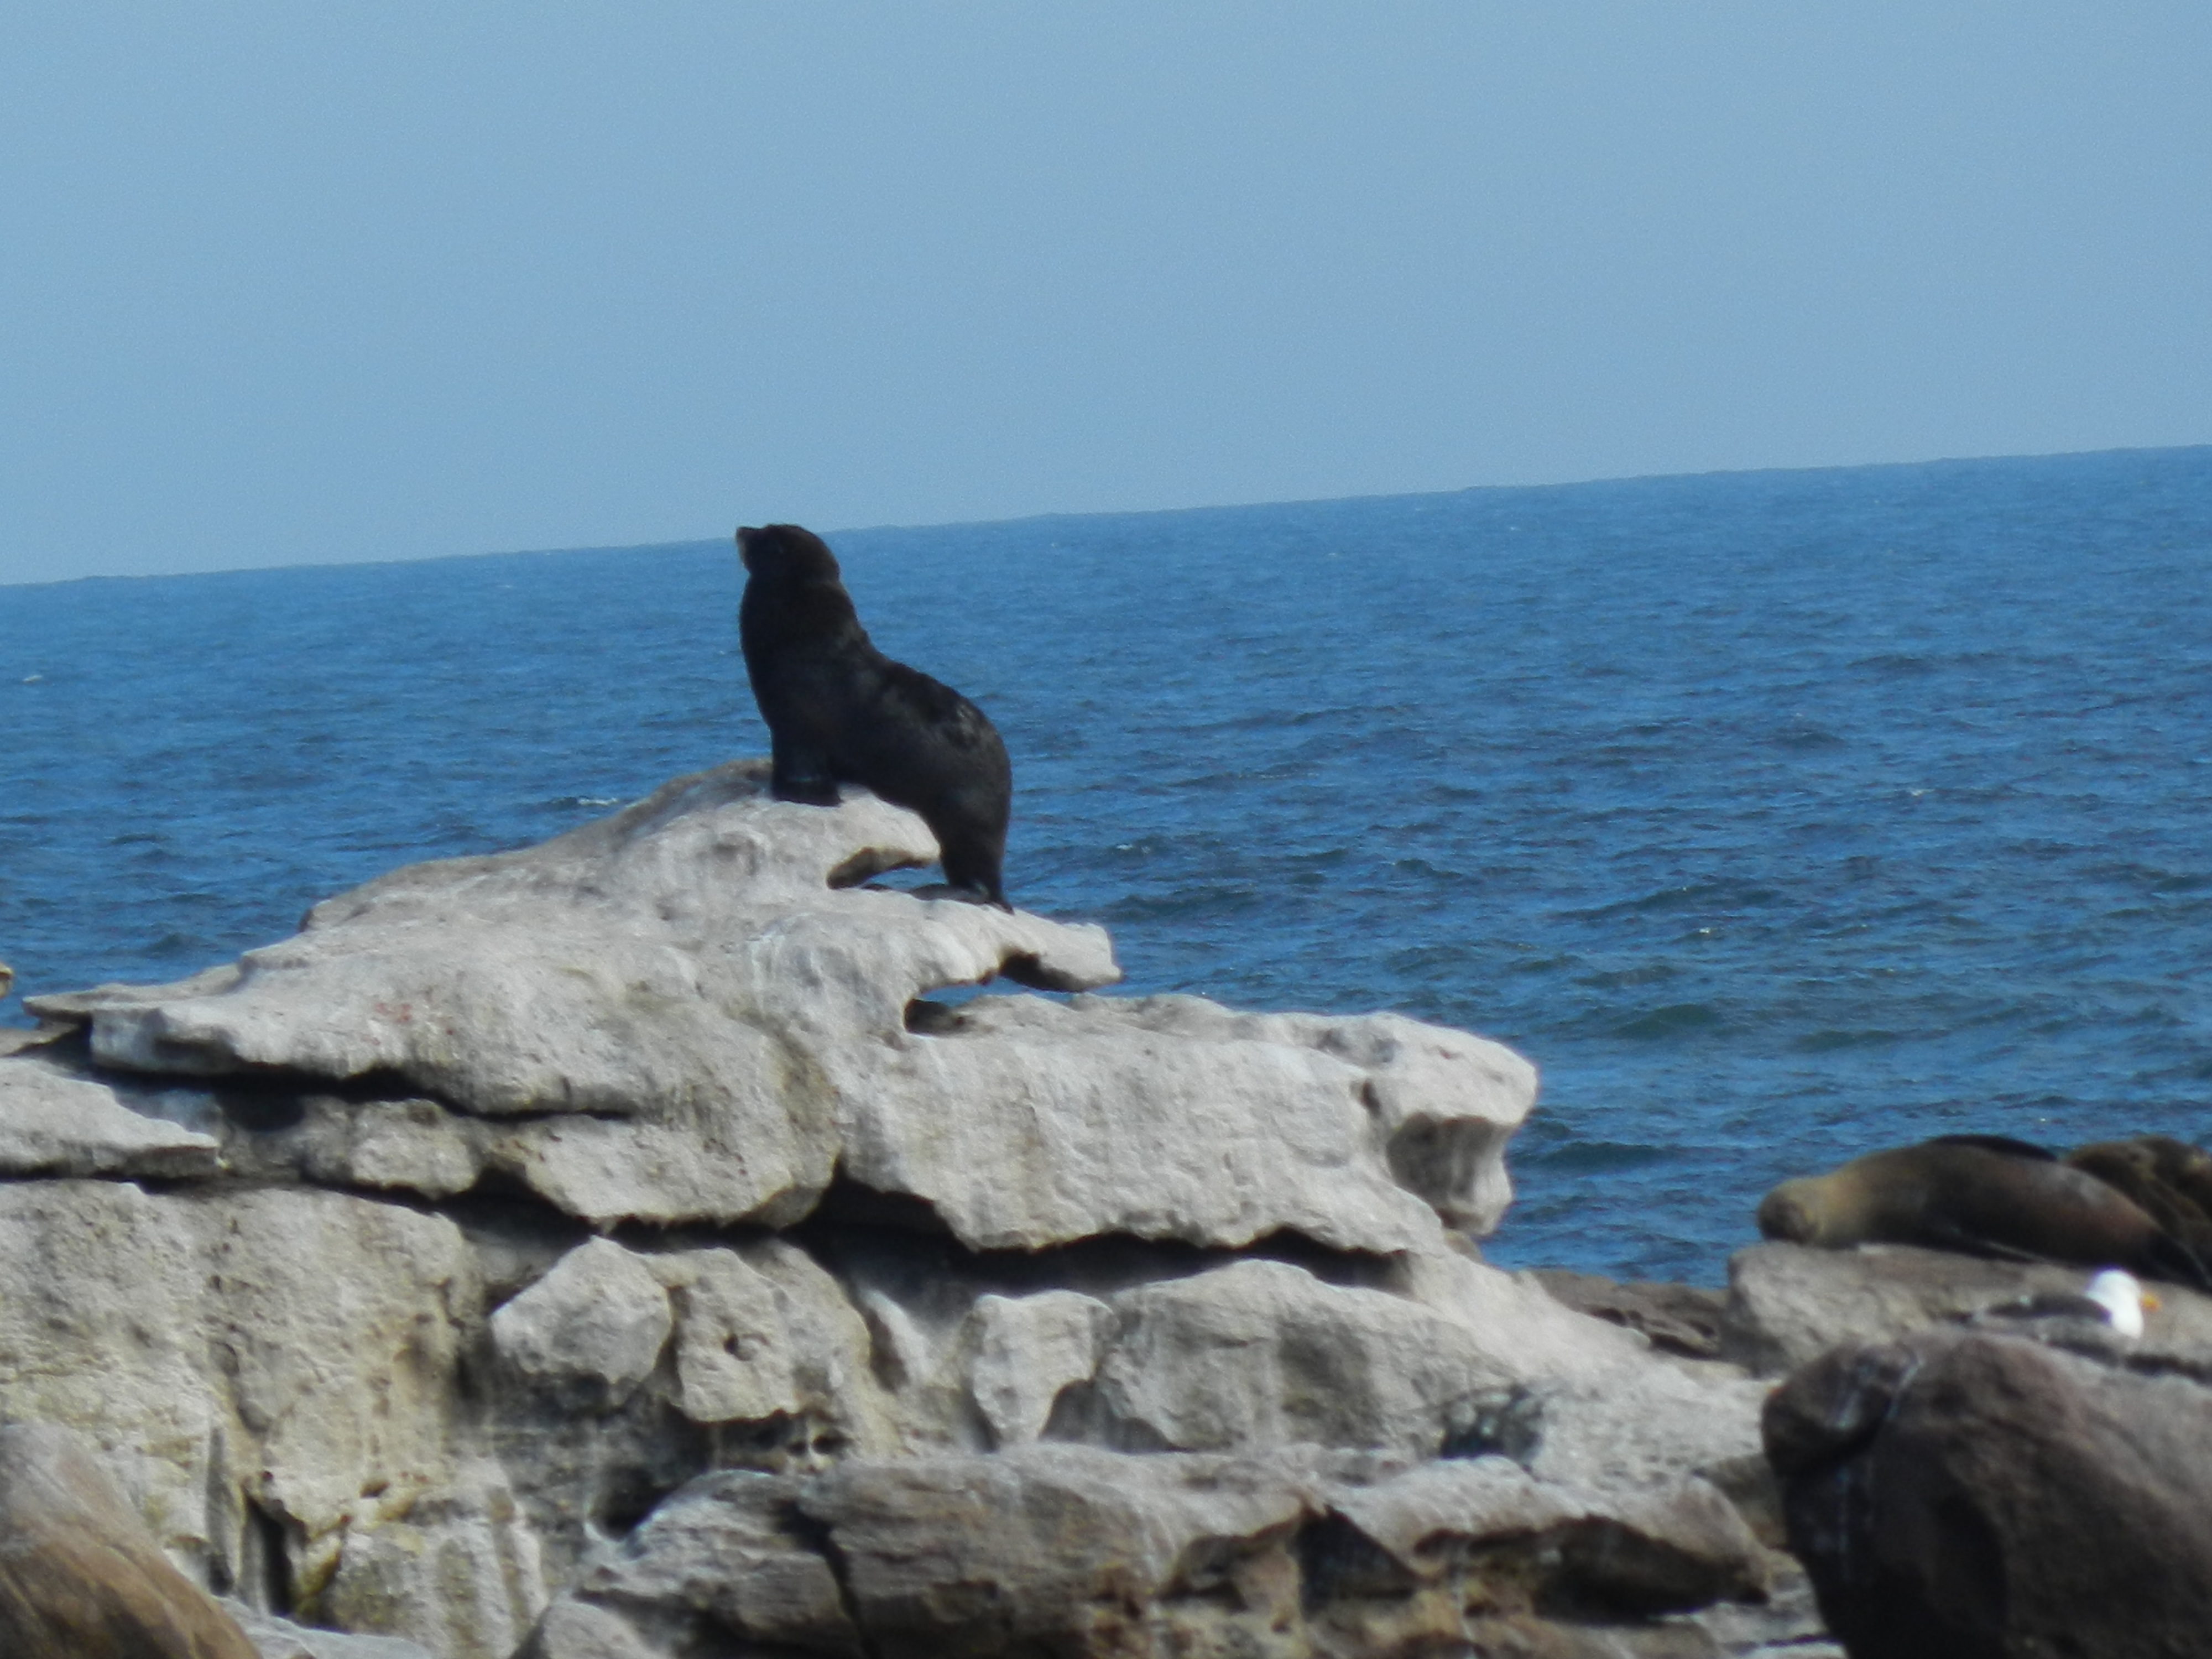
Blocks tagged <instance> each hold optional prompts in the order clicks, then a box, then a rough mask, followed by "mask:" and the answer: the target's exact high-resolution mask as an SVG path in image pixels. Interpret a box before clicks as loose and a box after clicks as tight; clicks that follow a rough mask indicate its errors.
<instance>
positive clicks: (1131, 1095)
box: [837, 996, 1534, 1252]
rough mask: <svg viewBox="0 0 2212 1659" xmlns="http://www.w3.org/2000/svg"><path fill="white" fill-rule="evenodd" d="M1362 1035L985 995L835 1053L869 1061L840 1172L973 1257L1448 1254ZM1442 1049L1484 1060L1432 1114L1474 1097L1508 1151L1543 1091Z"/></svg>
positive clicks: (1204, 1012)
mask: <svg viewBox="0 0 2212 1659" xmlns="http://www.w3.org/2000/svg"><path fill="white" fill-rule="evenodd" d="M1373 1018H1387V1017H1383V1016H1376V1017H1373ZM1362 1024H1363V1022H1362V1021H1359V1020H1352V1019H1347V1020H1335V1021H1331V1020H1322V1019H1318V1018H1316V1019H1311V1020H1309V1021H1305V1022H1304V1023H1301V1022H1300V1021H1297V1020H1295V1019H1291V1018H1282V1017H1269V1016H1263V1015H1251V1014H1237V1013H1232V1012H1230V1011H1229V1010H1227V1009H1224V1008H1220V1007H1218V1006H1214V1005H1213V1004H1211V1003H1207V1002H1205V1001H1203V1000H1200V999H1198V998H1194V997H1146V998H1139V999H1129V1000H1121V999H1114V998H1108V997H1097V996H1087V997H1079V998H1076V999H1074V1000H1073V1001H1072V1002H1070V1003H1068V1004H1065V1005H1063V1004H1060V1003H1055V1002H1051V1001H1048V1000H1045V999H1043V998H1040V997H981V998H978V999H976V1000H975V1001H973V1002H971V1003H969V1004H968V1005H967V1006H965V1007H964V1008H963V1009H962V1010H961V1012H960V1017H959V1021H958V1024H957V1029H956V1030H953V1031H952V1032H951V1033H949V1034H947V1035H945V1036H925V1037H920V1038H916V1039H913V1040H911V1041H910V1042H908V1044H907V1045H906V1046H904V1047H903V1048H893V1049H867V1050H861V1049H854V1050H849V1051H843V1052H841V1054H839V1055H838V1056H837V1060H838V1063H839V1064H841V1065H845V1066H852V1067H853V1069H852V1070H850V1071H848V1072H843V1073H840V1081H841V1085H842V1086H841V1088H840V1089H839V1095H840V1097H841V1098H842V1101H843V1102H844V1103H845V1116H844V1120H843V1125H844V1138H845V1154H844V1157H845V1168H846V1170H847V1172H848V1174H849V1175H850V1176H852V1178H853V1179H854V1181H856V1182H860V1184H861V1185H862V1186H865V1187H868V1188H872V1189H874V1190H877V1191H879V1192H888V1193H901V1194H910V1195H912V1196H914V1197H916V1198H920V1199H922V1200H925V1201H927V1203H928V1204H929V1205H930V1206H932V1208H933V1210H934V1211H935V1212H936V1213H937V1215H938V1217H939V1218H940V1219H941V1220H942V1221H943V1222H944V1223H945V1225H946V1226H948V1227H950V1228H951V1231H952V1232H953V1234H954V1236H955V1237H957V1238H958V1239H959V1240H960V1241H961V1242H962V1243H964V1244H966V1245H968V1246H969V1248H971V1249H1042V1248H1046V1247H1048V1246H1050V1245H1054V1244H1060V1243H1068V1242H1070V1241H1072V1240H1074V1239H1079V1238H1086V1237H1096V1236H1097V1235H1099V1234H1103V1233H1127V1234H1130V1235H1132V1236H1133V1237H1139V1238H1161V1239H1165V1238H1174V1239H1182V1240H1183V1241H1185V1242H1187V1243H1194V1244H1204V1245H1226V1246H1231V1247H1236V1246H1241V1245H1245V1244H1249V1243H1253V1242H1254V1241H1255V1240H1256V1239H1260V1238H1263V1237H1267V1235H1268V1234H1270V1233H1275V1232H1295V1233H1299V1234H1302V1235H1304V1236H1305V1237H1310V1238H1312V1239H1314V1240H1316V1242H1318V1243H1323V1244H1328V1245H1331V1246H1334V1247H1335V1248H1338V1249H1353V1250H1372V1251H1377V1252H1389V1251H1397V1250H1409V1249H1425V1248H1433V1247H1435V1245H1436V1244H1437V1243H1438V1241H1439V1239H1440V1231H1439V1227H1438V1219H1437V1212H1436V1211H1434V1210H1433V1209H1431V1207H1430V1206H1429V1205H1428V1204H1427V1203H1425V1202H1424V1201H1423V1200H1422V1199H1421V1198H1420V1197H1417V1196H1416V1195H1415V1194H1413V1193H1411V1192H1409V1191H1407V1189H1406V1188H1404V1187H1403V1186H1401V1185H1400V1184H1399V1182H1398V1181H1397V1179H1396V1178H1395V1176H1394V1175H1393V1173H1392V1170H1391V1167H1390V1164H1389V1158H1388V1155H1387V1148H1388V1146H1389V1141H1390V1134H1391V1130H1390V1127H1389V1119H1388V1118H1387V1117H1386V1115H1384V1114H1383V1112H1382V1110H1381V1109H1380V1108H1379V1107H1377V1106H1376V1104H1374V1103H1373V1102H1372V1099H1371V1098H1370V1097H1372V1096H1374V1095H1375V1094H1376V1091H1377V1089H1378V1088H1379V1086H1380V1079H1382V1078H1383V1075H1384V1073H1382V1072H1379V1071H1376V1070H1373V1069H1370V1068H1369V1067H1367V1066H1363V1065H1361V1064H1358V1063H1356V1062H1355V1061H1353V1060H1349V1059H1346V1058H1344V1057H1343V1056H1342V1055H1341V1054H1340V1053H1338V1052H1334V1051H1333V1047H1332V1045H1333V1044H1334V1046H1336V1047H1341V1048H1350V1049H1355V1050H1356V1049H1358V1048H1360V1047H1361V1046H1362V1044H1363V1042H1364V1043H1365V1046H1367V1047H1368V1048H1374V1049H1378V1050H1379V1049H1381V1048H1385V1047H1387V1046H1388V1043H1387V1042H1385V1041H1384V1039H1383V1038H1382V1037H1376V1038H1374V1039H1373V1040H1372V1041H1369V1040H1368V1039H1367V1038H1366V1037H1365V1036H1363V1034H1362V1033H1361V1032H1360V1030H1359V1029H1358V1028H1359V1027H1360V1026H1361V1025H1362ZM1391 1024H1392V1031H1391V1033H1390V1034H1389V1042H1395V1041H1396V1035H1397V1034H1396V1028H1398V1027H1404V1028H1407V1029H1409V1030H1425V1029H1427V1028H1420V1027H1415V1026H1413V1025H1412V1023H1411V1022H1409V1021H1402V1020H1400V1021H1395V1022H1392V1023H1391ZM1430 1035H1431V1036H1434V1037H1436V1038H1437V1039H1438V1041H1439V1042H1442V1041H1443V1039H1446V1038H1450V1039H1455V1040H1456V1041H1457V1042H1460V1043H1462V1044H1464V1045H1466V1047H1467V1048H1468V1054H1466V1055H1463V1056H1462V1057H1461V1058H1462V1061H1463V1068H1464V1070H1465V1071H1466V1072H1467V1073H1468V1076H1469V1080H1468V1082H1467V1083H1466V1086H1465V1087H1463V1088H1462V1089H1461V1090H1460V1091H1458V1092H1457V1093H1455V1094H1441V1093H1440V1094H1439V1095H1438V1096H1437V1097H1436V1098H1435V1099H1434V1100H1433V1102H1432V1103H1431V1107H1432V1110H1433V1111H1434V1112H1435V1113H1436V1114H1438V1115H1448V1116H1451V1117H1452V1119H1453V1121H1462V1120H1461V1118H1460V1114H1461V1113H1462V1111H1463V1110H1465V1111H1467V1112H1469V1113H1471V1112H1472V1105H1471V1103H1480V1104H1483V1105H1486V1106H1487V1107H1490V1108H1494V1109H1495V1110H1496V1112H1497V1113H1498V1121H1496V1122H1493V1121H1492V1120H1491V1119H1487V1118H1485V1119H1480V1120H1479V1121H1480V1124H1481V1125H1482V1126H1483V1127H1484V1128H1485V1130H1486V1132H1488V1131H1490V1130H1498V1144H1499V1146H1502V1142H1503V1133H1504V1132H1508V1131H1510V1126H1511V1125H1512V1124H1516V1123H1518V1122H1519V1121H1520V1118H1521V1116H1522V1115H1523V1114H1525V1113H1526V1111H1527V1110H1528V1105H1529V1103H1530V1101H1531V1100H1532V1099H1533V1097H1534V1073H1533V1072H1529V1071H1528V1068H1527V1067H1526V1066H1522V1065H1521V1063H1520V1062H1518V1061H1517V1060H1514V1058H1513V1056H1511V1055H1510V1054H1509V1053H1508V1052H1507V1051H1506V1050H1504V1049H1503V1048H1498V1047H1497V1045H1495V1044H1490V1043H1484V1042H1481V1040H1480V1039H1479V1038H1474V1037H1464V1036H1461V1034H1459V1033H1456V1032H1443V1031H1441V1030H1431V1032H1430ZM1478 1051H1479V1052H1478ZM1493 1059H1494V1060H1495V1064H1496V1066H1497V1067H1498V1069H1499V1070H1501V1071H1506V1072H1510V1070H1511V1069H1512V1067H1513V1066H1520V1069H1521V1072H1522V1077H1521V1079H1520V1082H1521V1084H1522V1085H1524V1086H1523V1087H1522V1091H1521V1092H1519V1093H1517V1094H1516V1093H1515V1092H1514V1091H1513V1090H1511V1089H1510V1088H1507V1087H1504V1086H1502V1085H1501V1087H1500V1088H1499V1089H1498V1091H1496V1092H1495V1094H1494V1095H1492V1094H1486V1093H1485V1092H1484V1091H1483V1089H1482V1088H1481V1087H1480V1086H1479V1080H1480V1079H1486V1078H1487V1077H1488V1076H1489V1075H1490V1071H1489V1069H1488V1068H1489V1067H1490V1066H1491V1065H1492V1060H1493ZM1433 1069H1434V1070H1435V1071H1437V1072H1439V1073H1441V1072H1444V1071H1446V1069H1447V1068H1446V1067H1445V1066H1443V1064H1442V1063H1441V1062H1439V1063H1438V1064H1437V1066H1436V1067H1434V1068H1433ZM1410 1086H1411V1085H1407V1088H1408V1089H1410ZM948 1102H957V1103H959V1109H958V1110H957V1111H948V1110H946V1109H945V1103H948ZM1402 1105H1403V1099H1402V1091H1401V1107H1402ZM1467 1121H1470V1122H1472V1121H1478V1120H1474V1119H1473V1118H1472V1117H1471V1116H1470V1117H1469V1118H1468V1120H1467ZM1500 1124H1502V1125H1503V1127H1502V1128H1500V1127H1499V1126H1500ZM1200 1148H1202V1149H1203V1151H1202V1152H1200V1150H1199V1149H1200ZM1495 1150H1496V1149H1495V1148H1494V1149H1493V1151H1495ZM1497 1161H1498V1163H1499V1166H1500V1171H1501V1173H1500V1175H1499V1177H1498V1178H1499V1179H1500V1180H1502V1179H1503V1176H1502V1158H1498V1159H1497Z"/></svg>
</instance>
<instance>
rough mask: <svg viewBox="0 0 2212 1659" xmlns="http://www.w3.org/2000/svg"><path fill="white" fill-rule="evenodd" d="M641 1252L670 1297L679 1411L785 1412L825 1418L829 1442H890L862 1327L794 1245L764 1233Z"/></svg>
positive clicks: (721, 1414)
mask: <svg viewBox="0 0 2212 1659" xmlns="http://www.w3.org/2000/svg"><path fill="white" fill-rule="evenodd" d="M648 1260H649V1263H650V1265H651V1267H652V1268H653V1272H654V1273H655V1274H657V1275H658V1276H659V1280H660V1282H661V1283H662V1284H664V1285H666V1286H668V1288H669V1291H670V1293H671V1297H672V1298H673V1300H674V1302H675V1304H676V1310H677V1313H676V1322H677V1340H676V1380H677V1387H678V1395H677V1399H678V1406H679V1407H680V1409H681V1410H682V1411H683V1413H684V1415H685V1416H686V1417H688V1418H690V1419H691V1420H692V1421H693V1422H695V1423H699V1424H702V1425H721V1424H731V1423H751V1422H761V1421H763V1420H765V1419H775V1418H788V1419H793V1421H794V1428H795V1429H798V1430H799V1431H802V1432H804V1431H805V1427H811V1426H815V1425H818V1426H820V1427H823V1428H826V1429H827V1430H828V1431H829V1433H830V1434H831V1435H832V1437H833V1438H834V1442H835V1443H836V1445H837V1447H838V1449H840V1451H841V1452H842V1449H845V1448H847V1447H850V1448H852V1449H862V1450H868V1451H873V1452H877V1453H881V1452H884V1451H887V1450H889V1449H890V1448H891V1447H892V1445H893V1444H894V1443H895V1441H896V1430H895V1429H894V1428H893V1426H892V1417H891V1412H890V1402H889V1401H888V1400H887V1398H886V1396H885V1395H884V1390H883V1388H882V1386H881V1384H880V1383H878V1382H877V1380H876V1378H875V1376H873V1374H872V1367H871V1364H870V1346H871V1340H870V1337H869V1334H868V1329H867V1326H866V1322H865V1321H864V1320H863V1319H862V1317H861V1316H860V1313H859V1311H858V1310H856V1309H855V1308H854V1306H853V1304H852V1303H851V1302H850V1301H849V1300H848V1298H847V1297H846V1294H845V1292H844V1291H843V1290H842V1289H841V1288H840V1286H839V1285H838V1284H837V1281H836V1279H832V1278H831V1277H830V1276H829V1274H828V1273H824V1272H823V1270H822V1268H821V1267H818V1266H817V1264H816V1263H815V1261H814V1260H813V1259H812V1258H811V1256H809V1255H807V1254H806V1252H805V1251H804V1250H802V1249H799V1248H798V1247H797V1246H795V1245H793V1244H790V1243H787V1242H785V1241H783V1240H781V1239H764V1240H761V1241H759V1242H757V1243H748V1244H744V1245H741V1246H738V1247H737V1248H734V1249H708V1250H678V1251H671V1252H668V1253H666V1254H664V1255H656V1256H653V1257H651V1258H649V1259H648ZM802 1425H805V1427H802ZM808 1437H809V1439H810V1442H811V1439H812V1438H813V1436H812V1435H811V1433H810V1434H809V1436H808Z"/></svg>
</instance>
